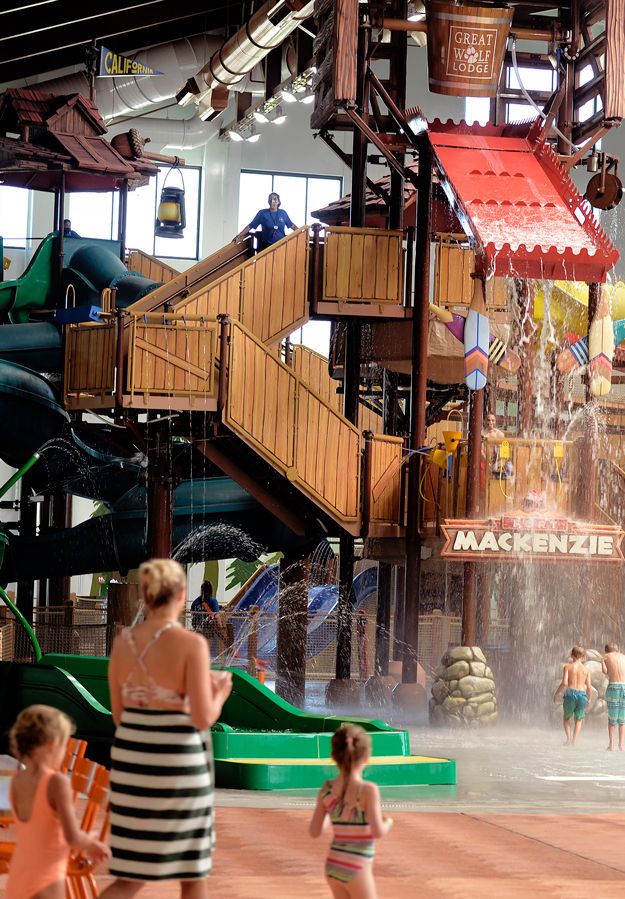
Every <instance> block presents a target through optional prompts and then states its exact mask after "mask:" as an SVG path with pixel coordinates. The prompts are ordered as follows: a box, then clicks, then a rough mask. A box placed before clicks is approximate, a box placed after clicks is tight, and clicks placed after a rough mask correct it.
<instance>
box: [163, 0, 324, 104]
mask: <svg viewBox="0 0 625 899" xmlns="http://www.w3.org/2000/svg"><path fill="white" fill-rule="evenodd" d="M314 5H315V4H314V0H309V2H305V0H268V2H266V3H264V4H263V6H261V8H260V9H259V10H258V12H256V13H255V14H254V15H253V16H252V18H251V19H250V20H249V22H246V24H245V25H244V26H243V27H242V28H240V29H239V30H238V31H237V33H236V34H235V35H234V36H233V37H231V38H230V39H229V40H228V41H226V43H225V44H224V45H223V46H222V47H221V48H220V49H219V50H218V51H217V52H216V53H214V54H213V55H212V56H211V58H210V60H209V62H208V64H207V65H205V66H204V67H203V68H201V69H200V71H199V72H197V74H196V75H194V76H193V77H192V78H189V79H187V82H186V84H185V85H184V87H182V88H181V89H180V90H179V91H178V93H177V94H176V100H177V101H178V103H179V104H180V105H181V106H185V105H186V104H187V103H190V102H193V101H194V102H196V103H197V104H198V107H199V115H200V117H201V118H202V119H205V120H208V119H211V118H213V117H214V116H215V115H217V114H218V113H220V112H222V111H223V109H224V96H223V95H224V92H225V91H228V90H232V89H233V87H235V85H238V84H239V83H240V82H241V81H242V79H243V78H244V77H245V75H246V74H247V73H248V72H250V71H251V70H252V69H253V68H254V66H256V65H258V63H260V62H261V61H262V60H263V59H264V58H265V56H267V54H268V53H269V52H270V51H271V50H274V49H275V48H276V47H279V46H280V44H281V43H282V42H283V41H284V40H285V39H286V38H287V37H289V35H290V34H292V33H293V31H295V29H296V28H297V27H298V26H299V25H301V24H302V22H304V21H305V20H306V19H308V18H309V17H310V16H312V14H313V11H314ZM214 91H215V92H216V93H217V92H219V93H220V95H221V96H220V101H219V103H217V102H215V101H214V98H213V92H214Z"/></svg>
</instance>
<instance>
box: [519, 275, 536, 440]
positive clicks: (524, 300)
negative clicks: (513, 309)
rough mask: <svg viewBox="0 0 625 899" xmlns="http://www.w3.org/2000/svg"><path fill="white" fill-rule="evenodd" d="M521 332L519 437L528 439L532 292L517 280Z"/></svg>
mask: <svg viewBox="0 0 625 899" xmlns="http://www.w3.org/2000/svg"><path fill="white" fill-rule="evenodd" d="M514 283H515V285H516V289H517V298H518V304H519V313H520V316H521V330H522V335H523V339H522V341H521V346H520V356H521V366H520V368H519V371H518V374H517V385H518V388H517V390H518V393H517V401H518V404H519V406H518V409H519V411H518V421H519V437H525V438H527V437H530V436H531V435H532V434H533V432H534V395H533V392H532V385H533V383H534V331H535V328H534V290H533V287H532V285H531V282H530V281H527V280H521V279H520V278H518V279H517V280H516V281H515V282H514Z"/></svg>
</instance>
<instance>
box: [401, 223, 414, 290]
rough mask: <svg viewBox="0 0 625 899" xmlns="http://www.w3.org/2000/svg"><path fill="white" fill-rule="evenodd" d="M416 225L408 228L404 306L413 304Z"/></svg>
mask: <svg viewBox="0 0 625 899" xmlns="http://www.w3.org/2000/svg"><path fill="white" fill-rule="evenodd" d="M414 231H415V229H414V225H408V227H407V228H406V280H405V282H404V306H411V305H412V268H413V264H414Z"/></svg>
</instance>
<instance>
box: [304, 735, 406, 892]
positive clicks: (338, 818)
mask: <svg viewBox="0 0 625 899" xmlns="http://www.w3.org/2000/svg"><path fill="white" fill-rule="evenodd" d="M370 755H371V738H370V737H369V734H368V733H367V732H366V731H365V730H363V728H362V727H358V725H355V724H343V725H342V727H340V728H339V729H338V730H337V732H336V733H335V734H334V735H333V736H332V758H333V759H334V761H335V762H336V764H337V765H338V768H339V776H338V777H337V778H336V779H335V780H326V781H325V783H324V784H322V786H321V789H320V790H319V796H318V798H317V806H316V808H315V812H314V815H313V819H312V821H311V823H310V835H311V836H312V837H318V836H319V835H320V834H321V832H322V830H323V828H324V825H325V824H326V823H327V819H328V818H329V820H330V822H331V825H332V830H333V833H334V839H333V840H332V845H331V846H330V851H329V853H328V857H327V859H326V878H327V881H328V886H329V887H330V889H331V890H332V895H333V896H334V897H335V899H375V896H376V891H375V882H374V880H373V869H372V867H373V854H374V852H375V841H376V839H377V838H378V837H383V836H385V835H386V834H387V833H388V832H389V830H390V829H391V827H392V824H393V822H392V819H391V818H387V819H386V820H382V810H381V807H380V791H379V790H378V788H377V786H376V784H374V783H371V782H369V781H363V779H362V774H363V771H364V769H365V766H366V765H367V762H368V761H369V757H370Z"/></svg>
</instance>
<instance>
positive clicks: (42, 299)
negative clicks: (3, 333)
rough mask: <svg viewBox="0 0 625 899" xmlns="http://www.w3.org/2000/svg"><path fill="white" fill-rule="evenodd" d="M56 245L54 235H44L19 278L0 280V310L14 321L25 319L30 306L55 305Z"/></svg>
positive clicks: (18, 321)
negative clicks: (54, 272)
mask: <svg viewBox="0 0 625 899" xmlns="http://www.w3.org/2000/svg"><path fill="white" fill-rule="evenodd" d="M56 246H57V244H56V238H55V237H54V235H52V234H49V235H48V237H44V239H43V240H42V241H41V243H40V244H39V246H38V247H37V250H36V252H35V255H34V256H33V258H32V259H31V260H30V263H29V265H28V268H27V269H26V271H25V272H24V274H23V275H22V276H21V278H15V279H14V280H13V281H0V312H2V313H8V316H9V320H10V321H11V322H13V323H14V324H17V323H21V322H27V321H28V317H29V314H30V311H31V309H47V308H51V307H53V306H54V296H55V293H56V279H55V277H54V274H53V260H54V259H56Z"/></svg>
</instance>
